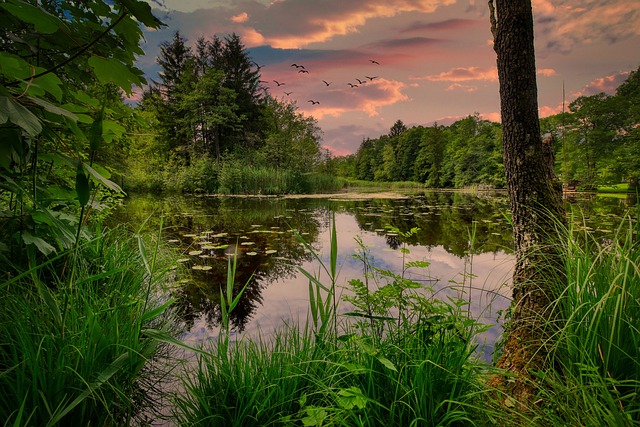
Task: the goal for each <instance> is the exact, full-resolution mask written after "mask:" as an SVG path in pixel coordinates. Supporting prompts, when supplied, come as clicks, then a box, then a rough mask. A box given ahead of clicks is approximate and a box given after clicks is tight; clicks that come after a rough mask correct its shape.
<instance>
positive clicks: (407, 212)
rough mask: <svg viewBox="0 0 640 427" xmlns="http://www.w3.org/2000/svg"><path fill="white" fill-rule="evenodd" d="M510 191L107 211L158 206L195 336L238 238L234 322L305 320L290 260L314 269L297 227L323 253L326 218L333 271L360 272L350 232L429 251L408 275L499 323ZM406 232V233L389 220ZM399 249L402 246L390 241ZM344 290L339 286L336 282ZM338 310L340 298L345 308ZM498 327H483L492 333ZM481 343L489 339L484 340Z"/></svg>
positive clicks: (387, 251) (593, 202)
mask: <svg viewBox="0 0 640 427" xmlns="http://www.w3.org/2000/svg"><path fill="white" fill-rule="evenodd" d="M580 203H581V206H583V208H582V209H583V212H585V216H586V217H593V218H596V219H598V220H599V221H600V222H599V224H598V225H594V226H593V229H598V228H600V229H601V231H603V232H604V231H607V229H606V227H609V225H607V224H613V221H615V218H614V217H615V216H617V215H621V214H622V213H623V212H624V210H625V209H626V207H625V206H624V204H623V203H622V204H621V203H618V202H617V201H615V200H614V201H612V200H604V199H601V198H592V199H588V200H585V201H581V202H580ZM508 215H509V213H508V201H507V198H506V197H505V196H504V195H501V194H491V195H489V194H484V193H483V194H475V195H470V194H463V193H444V192H431V193H425V194H421V195H414V196H411V197H406V198H400V199H361V200H349V199H339V200H338V199H316V198H310V199H284V198H207V197H167V198H154V197H150V196H137V197H131V198H130V199H128V201H127V203H126V204H125V206H124V207H123V209H121V210H120V211H119V212H118V213H117V214H116V215H115V216H114V218H113V220H114V221H117V222H123V221H127V222H131V223H133V224H142V223H143V222H145V221H147V226H149V227H153V228H156V229H157V227H159V225H160V220H161V218H162V221H163V228H164V233H165V238H166V240H167V242H169V244H170V245H172V246H173V247H174V248H175V249H176V251H177V252H179V256H180V258H181V270H182V271H183V272H189V274H179V276H180V278H179V279H178V280H177V282H176V283H175V284H174V287H173V292H174V296H175V297H176V299H177V303H176V309H177V312H178V313H179V314H180V316H181V318H182V320H183V321H184V324H185V329H186V330H188V331H189V332H188V333H187V334H186V335H185V340H187V341H188V342H190V343H192V344H195V343H199V342H201V341H204V340H208V339H212V338H213V337H215V336H216V335H217V334H216V328H217V327H218V325H219V323H220V320H221V313H220V288H221V287H224V285H225V284H226V280H227V270H228V269H227V263H228V260H229V256H230V254H231V253H233V252H235V250H236V249H235V248H236V247H237V248H238V249H237V251H238V252H237V253H238V258H237V263H238V267H237V273H236V292H237V291H238V290H239V289H240V288H241V287H242V286H244V284H245V283H247V288H246V290H245V293H244V294H243V296H242V299H241V302H240V304H239V305H238V307H237V308H236V310H234V311H233V312H232V314H231V322H232V325H233V328H234V330H235V331H236V333H245V334H257V333H258V332H260V333H262V334H264V333H269V331H271V330H273V329H274V328H276V327H278V326H279V325H281V324H282V322H283V321H289V322H297V321H304V320H305V319H306V315H307V307H308V280H307V279H306V278H305V277H304V276H303V275H302V274H300V273H299V271H298V267H302V268H304V269H306V270H307V271H311V272H316V271H319V267H318V262H317V260H315V259H314V258H313V257H312V255H311V254H310V252H309V251H308V250H307V249H306V248H305V246H304V245H302V244H301V242H300V240H299V236H302V237H303V238H304V239H305V240H306V241H307V242H309V243H310V245H311V246H312V248H313V250H314V251H316V252H317V253H318V254H319V256H320V257H321V258H322V259H323V260H324V261H325V263H327V264H328V262H329V240H330V233H329V224H330V222H331V219H332V217H334V216H335V220H336V227H337V231H338V246H339V250H338V252H339V257H338V259H339V267H340V281H339V283H338V285H340V286H343V287H344V286H346V283H347V282H348V280H349V279H352V278H357V277H361V276H362V265H361V263H360V262H359V261H358V260H356V259H355V258H354V257H353V256H352V255H353V254H354V253H355V252H356V251H357V250H358V245H357V243H356V237H358V238H359V239H360V240H362V242H363V243H364V244H365V245H366V246H367V247H368V248H369V250H370V253H371V255H372V256H373V258H374V262H375V265H376V266H377V267H380V268H383V269H388V270H391V271H395V272H399V271H401V269H402V266H403V262H409V261H412V260H419V261H428V262H429V263H430V265H429V267H428V268H427V269H426V270H421V271H415V272H410V274H412V276H411V278H413V279H414V280H416V281H421V282H424V283H428V284H429V285H431V286H434V287H435V288H436V292H437V296H438V297H439V298H441V299H444V298H446V297H447V296H450V297H454V298H464V299H467V300H468V301H469V303H470V310H471V313H472V315H473V316H474V317H476V318H479V319H481V320H484V321H485V322H489V323H496V320H497V317H498V313H499V312H500V311H501V310H504V309H506V308H507V307H508V305H509V297H510V294H511V290H510V287H509V283H510V278H511V269H512V266H513V262H514V260H513V255H512V242H511V240H512V236H511V229H510V225H509V222H508V219H507V218H508ZM388 226H392V227H395V228H397V229H398V230H399V231H401V232H406V231H408V230H411V229H412V228H418V229H419V230H418V232H417V233H415V234H413V235H411V236H410V237H403V235H402V233H400V234H399V233H396V232H394V231H392V230H389V228H388ZM401 247H404V248H406V249H408V251H409V254H408V255H407V254H405V255H404V258H403V253H402V251H400V250H399V248H401ZM344 292H348V290H346V289H345V290H344ZM343 310H344V311H347V310H348V307H344V308H343ZM499 333H500V329H499V328H494V329H492V330H490V331H489V332H488V333H487V334H485V336H484V338H485V339H486V340H487V342H488V343H490V345H491V343H493V342H494V341H495V338H496V337H497V335H498V334H499ZM489 351H490V350H489Z"/></svg>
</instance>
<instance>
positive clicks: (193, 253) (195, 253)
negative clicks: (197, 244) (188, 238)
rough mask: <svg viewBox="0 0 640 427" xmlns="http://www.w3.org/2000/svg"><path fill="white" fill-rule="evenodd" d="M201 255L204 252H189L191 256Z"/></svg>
mask: <svg viewBox="0 0 640 427" xmlns="http://www.w3.org/2000/svg"><path fill="white" fill-rule="evenodd" d="M201 253H202V251H191V252H189V255H191V256H196V255H200V254H201Z"/></svg>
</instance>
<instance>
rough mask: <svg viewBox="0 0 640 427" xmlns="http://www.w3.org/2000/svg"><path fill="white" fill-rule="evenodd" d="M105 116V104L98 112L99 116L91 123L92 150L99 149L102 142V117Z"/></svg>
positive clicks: (90, 145)
mask: <svg viewBox="0 0 640 427" xmlns="http://www.w3.org/2000/svg"><path fill="white" fill-rule="evenodd" d="M103 118H104V105H103V106H102V109H101V110H100V113H99V114H98V117H96V119H95V120H94V121H93V123H92V124H91V129H89V148H90V149H91V151H92V152H94V151H97V150H98V148H100V144H102V119H103Z"/></svg>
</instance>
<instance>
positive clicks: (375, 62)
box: [369, 59, 380, 65]
mask: <svg viewBox="0 0 640 427" xmlns="http://www.w3.org/2000/svg"><path fill="white" fill-rule="evenodd" d="M369 62H371V63H372V64H378V65H380V63H379V62H378V61H375V60H373V59H370V60H369Z"/></svg>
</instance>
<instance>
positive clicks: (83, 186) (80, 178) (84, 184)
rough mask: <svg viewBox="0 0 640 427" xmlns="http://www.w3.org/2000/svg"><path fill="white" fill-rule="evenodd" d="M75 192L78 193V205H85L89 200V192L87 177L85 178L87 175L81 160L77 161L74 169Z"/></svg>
mask: <svg viewBox="0 0 640 427" xmlns="http://www.w3.org/2000/svg"><path fill="white" fill-rule="evenodd" d="M76 193H77V194H78V201H79V202H80V206H85V205H86V204H87V203H88V202H89V197H90V196H91V192H90V190H89V179H87V175H85V173H84V169H83V168H82V162H78V168H77V171H76Z"/></svg>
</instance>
